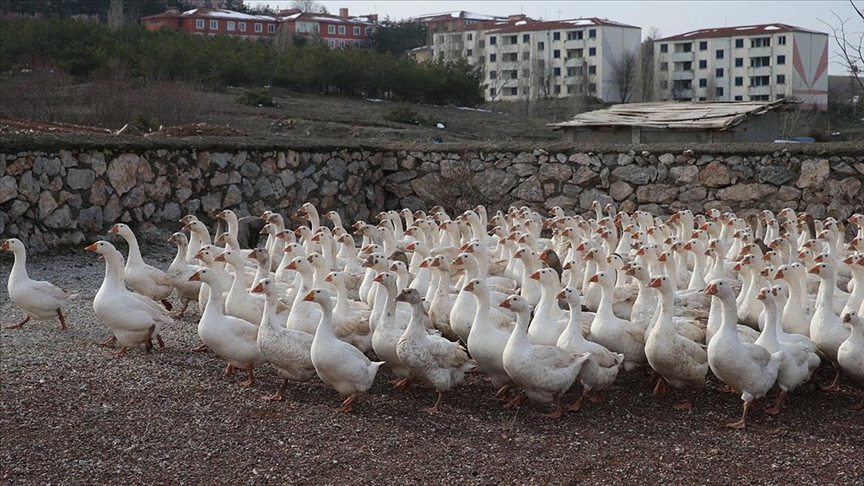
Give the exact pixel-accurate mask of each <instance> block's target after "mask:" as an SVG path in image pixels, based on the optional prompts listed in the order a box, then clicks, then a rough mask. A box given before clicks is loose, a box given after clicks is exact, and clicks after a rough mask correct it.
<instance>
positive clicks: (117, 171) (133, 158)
mask: <svg viewBox="0 0 864 486" xmlns="http://www.w3.org/2000/svg"><path fill="white" fill-rule="evenodd" d="M139 161H140V158H139V157H138V156H137V155H135V154H122V155H120V156H119V157H117V158H116V159H114V160H112V161H111V162H110V163H109V164H108V180H109V181H110V182H111V186H112V187H113V188H114V190H116V191H117V194H118V195H120V196H122V195H123V194H126V193H127V192H129V190H130V189H132V188H133V187H134V186H135V184H136V183H137V176H138V163H139Z"/></svg>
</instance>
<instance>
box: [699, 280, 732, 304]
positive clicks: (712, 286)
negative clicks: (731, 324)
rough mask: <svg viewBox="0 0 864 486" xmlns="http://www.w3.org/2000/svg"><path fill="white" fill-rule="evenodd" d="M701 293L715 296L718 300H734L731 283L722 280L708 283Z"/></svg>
mask: <svg viewBox="0 0 864 486" xmlns="http://www.w3.org/2000/svg"><path fill="white" fill-rule="evenodd" d="M703 292H704V293H705V294H706V295H715V296H717V297H718V298H720V299H728V298H730V297H731V298H732V300H735V290H734V289H733V288H732V281H731V280H727V279H724V278H718V279H714V280H712V281H711V282H709V283H708V286H707V287H705V290H703Z"/></svg>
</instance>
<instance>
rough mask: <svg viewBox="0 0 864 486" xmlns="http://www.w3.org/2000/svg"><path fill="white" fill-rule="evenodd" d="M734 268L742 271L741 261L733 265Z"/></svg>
mask: <svg viewBox="0 0 864 486" xmlns="http://www.w3.org/2000/svg"><path fill="white" fill-rule="evenodd" d="M732 270H735V271H736V272H740V271H741V263H736V264H735V266H734V267H732Z"/></svg>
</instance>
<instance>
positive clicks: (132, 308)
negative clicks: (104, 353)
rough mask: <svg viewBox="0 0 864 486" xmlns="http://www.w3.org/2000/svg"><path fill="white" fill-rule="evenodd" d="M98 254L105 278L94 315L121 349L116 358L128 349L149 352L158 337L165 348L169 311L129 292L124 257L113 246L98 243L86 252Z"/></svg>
mask: <svg viewBox="0 0 864 486" xmlns="http://www.w3.org/2000/svg"><path fill="white" fill-rule="evenodd" d="M86 250H87V251H92V252H96V253H98V254H99V255H101V256H102V258H103V259H104V260H105V278H104V280H103V281H102V285H101V286H100V287H99V291H98V292H96V297H95V298H94V299H93V311H94V312H96V315H97V316H99V318H100V319H102V321H103V322H105V324H106V325H108V327H109V328H110V329H111V331H112V332H113V333H114V336H115V337H116V338H117V341H118V342H119V343H120V345H121V346H122V347H121V348H120V351H118V352H117V353H114V355H115V356H123V355H124V354H126V351H127V349H128V348H131V347H136V346H139V345H141V344H143V345H144V347H145V348H146V349H147V352H150V349H152V347H153V345H152V343H151V342H150V341H151V339H152V338H153V337H156V339H157V341H159V345H160V346H164V343H162V339H161V338H160V337H159V332H160V331H161V330H162V326H164V325H165V324H169V323H171V322H172V321H171V317H170V315H169V314H168V311H166V310H165V309H163V308H162V307H160V306H159V304H157V303H156V302H153V301H152V300H151V299H149V298H148V297H145V296H143V295H140V294H136V293H134V292H130V291H129V290H127V289H126V286H125V285H124V284H123V255H121V254H120V252H119V251H117V249H115V248H114V246H113V245H112V244H111V243H108V242H107V241H97V242H96V243H93V244H92V245H90V246H88V247H87V248H86Z"/></svg>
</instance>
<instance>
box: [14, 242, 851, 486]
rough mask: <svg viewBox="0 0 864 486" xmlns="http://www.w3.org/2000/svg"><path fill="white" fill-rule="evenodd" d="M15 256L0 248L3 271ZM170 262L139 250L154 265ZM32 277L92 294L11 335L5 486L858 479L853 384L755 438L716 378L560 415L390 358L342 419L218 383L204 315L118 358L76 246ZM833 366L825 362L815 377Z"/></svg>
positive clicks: (269, 388)
mask: <svg viewBox="0 0 864 486" xmlns="http://www.w3.org/2000/svg"><path fill="white" fill-rule="evenodd" d="M118 247H119V248H120V249H121V250H122V251H125V245H118ZM154 247H156V248H154ZM148 250H149V252H148ZM11 256H12V255H11V254H5V255H0V277H2V279H3V280H4V281H5V280H6V278H8V272H9V270H10V268H11V265H12V258H11ZM171 258H172V253H171V249H170V248H168V247H165V248H158V245H157V244H146V245H145V259H146V260H147V261H148V262H149V263H152V264H154V265H157V266H159V267H161V268H167V266H168V264H169V262H170V260H171ZM29 270H30V275H31V277H33V278H36V279H49V280H52V281H54V282H55V283H56V284H58V285H60V286H61V287H63V288H68V289H74V290H77V291H79V292H80V293H81V296H80V297H79V299H78V300H77V301H76V302H75V304H74V305H73V306H72V308H71V310H70V312H69V315H68V322H69V330H67V331H65V332H63V331H60V330H59V327H60V326H59V322H57V321H56V320H55V321H48V322H36V323H33V322H31V323H28V324H27V325H25V326H24V328H23V329H21V330H7V329H3V330H2V334H0V337H2V339H0V351H2V362H0V372H2V374H0V376H2V378H0V384H2V393H0V430H2V431H3V432H2V435H0V464H2V465H0V478H2V482H3V483H7V484H18V483H28V484H49V483H50V484H70V483H96V484H116V483H136V484H137V483H153V484H167V483H171V484H174V483H194V484H199V483H211V482H216V481H219V482H222V483H225V484H247V483H277V484H278V483H315V484H322V483H323V484H344V483H349V482H350V483H354V484H370V483H378V484H380V483H420V482H423V483H431V484H440V483H445V482H449V483H460V484H461V483H471V484H492V483H510V484H513V483H518V484H523V483H528V482H537V483H554V484H560V483H590V484H594V483H598V484H608V483H612V482H613V481H614V482H624V483H628V484H632V483H659V482H671V481H675V482H677V483H684V484H686V483H700V484H703V483H704V484H743V483H772V484H777V483H793V484H795V483H799V484H803V483H811V484H862V483H864V461H862V459H861V458H862V452H864V415H862V412H860V411H859V412H855V411H853V410H850V406H851V405H853V404H854V403H855V402H856V400H857V395H855V389H854V388H853V387H852V385H851V383H849V382H848V381H846V380H844V381H843V382H842V383H841V387H842V392H840V393H835V394H826V393H822V392H818V391H815V390H814V388H813V387H810V386H808V387H806V389H803V390H800V391H799V392H796V393H795V394H794V395H793V397H792V400H793V401H792V403H791V405H789V406H787V408H786V409H784V411H783V412H782V413H781V414H780V415H779V416H776V417H769V416H766V415H764V414H763V413H762V412H761V410H756V411H755V412H753V413H752V415H751V420H750V422H749V425H748V428H747V429H746V430H744V431H735V430H729V429H727V428H726V427H724V424H725V423H726V422H730V421H733V420H737V419H738V417H739V414H740V413H741V401H740V400H739V398H738V397H736V396H734V395H731V394H721V393H719V392H717V391H715V390H714V387H715V386H716V385H717V382H716V380H713V379H712V381H711V382H709V384H708V385H706V387H705V390H704V391H703V392H702V393H700V394H699V395H697V396H696V397H695V399H694V402H693V410H692V411H690V412H681V411H677V410H673V409H672V408H671V405H672V404H673V403H675V402H676V401H678V400H679V398H680V395H678V394H677V393H673V394H672V396H668V395H667V396H664V397H654V396H652V395H651V393H650V391H651V390H650V388H648V387H646V386H645V380H644V376H643V375H641V374H632V375H625V374H623V373H622V376H620V377H619V380H618V382H616V383H615V385H614V386H612V387H611V388H610V389H609V390H608V393H607V401H606V402H605V403H597V404H595V403H590V402H586V404H585V406H583V409H582V411H581V412H579V413H576V414H573V413H571V414H568V415H566V416H565V418H564V419H562V420H552V419H547V418H544V417H542V416H541V415H540V410H538V409H536V408H534V407H532V406H530V405H528V406H523V407H522V408H521V409H517V410H505V409H504V408H502V406H501V404H500V403H498V402H496V401H495V400H494V399H493V398H492V395H493V393H494V390H493V389H492V386H491V384H490V383H489V382H488V381H486V380H484V379H483V377H482V375H480V374H472V375H471V376H470V378H469V379H468V380H467V382H466V383H465V384H464V385H463V386H461V387H459V388H457V389H456V390H454V391H453V392H451V393H450V394H449V395H447V396H445V402H444V405H443V408H442V411H441V412H440V413H439V414H437V415H428V414H426V413H424V412H422V411H420V409H421V408H422V407H427V406H430V405H431V404H432V403H433V401H434V394H433V392H432V391H431V390H429V389H427V388H424V387H415V388H414V390H413V391H412V392H410V393H408V394H405V393H402V392H397V391H394V390H393V389H392V388H391V387H390V382H391V380H392V374H391V373H390V372H389V370H386V369H383V368H382V371H381V372H380V373H379V375H378V378H377V379H376V382H375V385H374V386H373V388H372V390H371V391H370V394H369V395H367V396H366V397H363V398H362V399H361V400H359V401H358V402H357V403H356V404H355V412H354V413H352V414H337V413H334V412H332V411H331V410H330V407H334V406H337V405H338V404H339V402H340V401H341V399H340V397H339V396H338V394H337V393H336V392H335V391H333V390H332V389H330V388H329V387H327V386H325V385H324V384H322V383H320V382H311V383H308V384H302V385H292V386H289V389H288V399H287V400H286V401H283V402H281V403H270V402H262V401H260V400H259V398H260V397H261V396H262V395H265V394H272V393H273V392H274V391H275V389H276V387H277V386H278V384H279V379H278V377H277V375H276V373H275V372H274V371H273V370H272V369H270V368H269V367H267V366H264V367H261V369H260V372H259V373H256V375H257V378H258V379H257V381H256V382H255V384H254V385H253V386H252V387H251V388H248V389H246V388H243V387H241V386H240V385H238V382H239V381H241V380H242V379H245V378H246V377H245V373H242V372H239V373H238V376H235V377H234V378H231V379H227V378H223V377H222V371H223V369H224V364H223V362H221V361H220V360H219V359H218V358H217V357H215V356H214V355H213V354H212V353H209V352H205V353H192V352H190V351H189V348H190V347H192V346H194V345H195V344H197V343H198V338H197V332H196V323H197V318H198V313H197V310H193V311H192V312H191V313H189V314H188V315H187V317H186V318H185V319H183V320H182V321H179V322H177V325H175V326H173V327H169V328H168V329H165V330H163V336H164V338H165V342H166V345H167V347H166V348H164V349H157V350H155V351H154V353H153V354H150V355H147V354H144V352H143V350H141V349H138V350H132V351H130V353H128V354H127V355H126V356H124V357H122V358H114V357H112V356H111V355H110V354H109V353H110V350H108V349H107V348H104V347H102V346H99V344H98V343H100V342H102V341H103V340H104V339H105V338H107V337H108V331H107V328H106V327H105V326H104V325H103V324H102V323H100V322H99V320H98V319H97V318H96V316H95V314H94V313H93V311H92V305H91V304H92V299H93V296H94V295H95V293H96V291H97V289H98V287H99V285H100V284H101V280H102V275H103V272H104V264H103V262H102V261H101V260H98V259H97V258H96V257H95V255H92V254H89V253H87V252H84V251H83V250H81V249H78V248H74V249H67V250H63V251H57V252H54V253H52V254H45V255H37V256H33V257H31V259H30V262H29ZM193 306H194V304H193ZM0 316H2V318H0V321H2V324H3V325H4V326H6V325H9V324H13V323H16V322H18V320H20V316H21V312H20V311H19V310H18V309H17V308H15V306H14V304H12V303H11V302H10V301H9V299H8V294H7V293H6V290H5V288H4V290H3V291H2V292H0ZM831 376H832V375H831V370H830V369H829V368H827V367H823V368H821V369H820V372H819V374H818V381H819V382H820V383H824V382H826V381H828V380H829V379H830V378H831ZM573 398H574V396H573V395H572V392H571V394H570V395H568V396H567V401H568V402H569V401H571V400H572V399H573Z"/></svg>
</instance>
